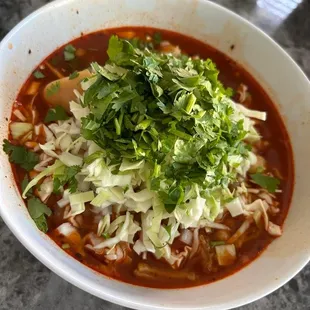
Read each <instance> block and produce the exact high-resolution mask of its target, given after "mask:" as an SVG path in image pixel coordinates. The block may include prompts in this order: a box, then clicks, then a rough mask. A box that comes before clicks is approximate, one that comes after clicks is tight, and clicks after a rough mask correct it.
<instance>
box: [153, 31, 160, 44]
mask: <svg viewBox="0 0 310 310" xmlns="http://www.w3.org/2000/svg"><path fill="white" fill-rule="evenodd" d="M153 41H154V43H155V45H158V44H160V42H161V41H162V35H161V33H160V32H154V34H153Z"/></svg>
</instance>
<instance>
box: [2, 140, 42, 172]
mask: <svg viewBox="0 0 310 310" xmlns="http://www.w3.org/2000/svg"><path fill="white" fill-rule="evenodd" d="M3 142H4V143H3V151H4V152H5V153H6V154H8V155H9V161H10V162H11V163H14V164H16V165H19V166H20V167H21V168H23V169H25V170H27V171H30V170H32V169H33V168H34V166H35V165H36V164H38V162H39V156H38V154H36V153H33V152H30V151H28V150H27V149H26V148H25V147H24V146H17V145H14V144H11V143H10V142H9V141H8V140H6V139H5V140H4V141H3Z"/></svg>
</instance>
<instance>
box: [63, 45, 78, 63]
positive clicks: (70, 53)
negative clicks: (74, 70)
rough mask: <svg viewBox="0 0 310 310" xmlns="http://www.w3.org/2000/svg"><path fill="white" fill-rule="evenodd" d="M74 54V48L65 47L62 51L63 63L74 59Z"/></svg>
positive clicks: (70, 46)
mask: <svg viewBox="0 0 310 310" xmlns="http://www.w3.org/2000/svg"><path fill="white" fill-rule="evenodd" d="M75 53H76V48H75V47H74V46H73V45H71V44H69V45H67V46H66V47H65V50H64V57H65V61H71V60H73V59H75Z"/></svg>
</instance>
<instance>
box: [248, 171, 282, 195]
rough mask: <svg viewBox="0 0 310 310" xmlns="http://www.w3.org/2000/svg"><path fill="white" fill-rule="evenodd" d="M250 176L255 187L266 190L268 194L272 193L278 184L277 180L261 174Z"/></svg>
mask: <svg viewBox="0 0 310 310" xmlns="http://www.w3.org/2000/svg"><path fill="white" fill-rule="evenodd" d="M250 176H251V178H252V180H253V181H254V182H255V183H256V184H257V185H259V186H261V187H262V188H265V189H267V191H268V192H270V193H274V192H275V191H276V190H277V188H278V186H279V184H280V180H279V179H276V178H274V177H271V176H268V175H264V174H261V173H255V174H251V175H250Z"/></svg>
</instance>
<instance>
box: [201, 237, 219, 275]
mask: <svg viewBox="0 0 310 310" xmlns="http://www.w3.org/2000/svg"><path fill="white" fill-rule="evenodd" d="M199 241H200V254H201V258H202V259H201V266H202V270H203V272H205V273H209V272H214V271H216V269H217V268H216V265H215V253H214V250H212V248H211V246H210V243H209V240H208V239H207V237H205V236H203V235H200V236H199Z"/></svg>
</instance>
